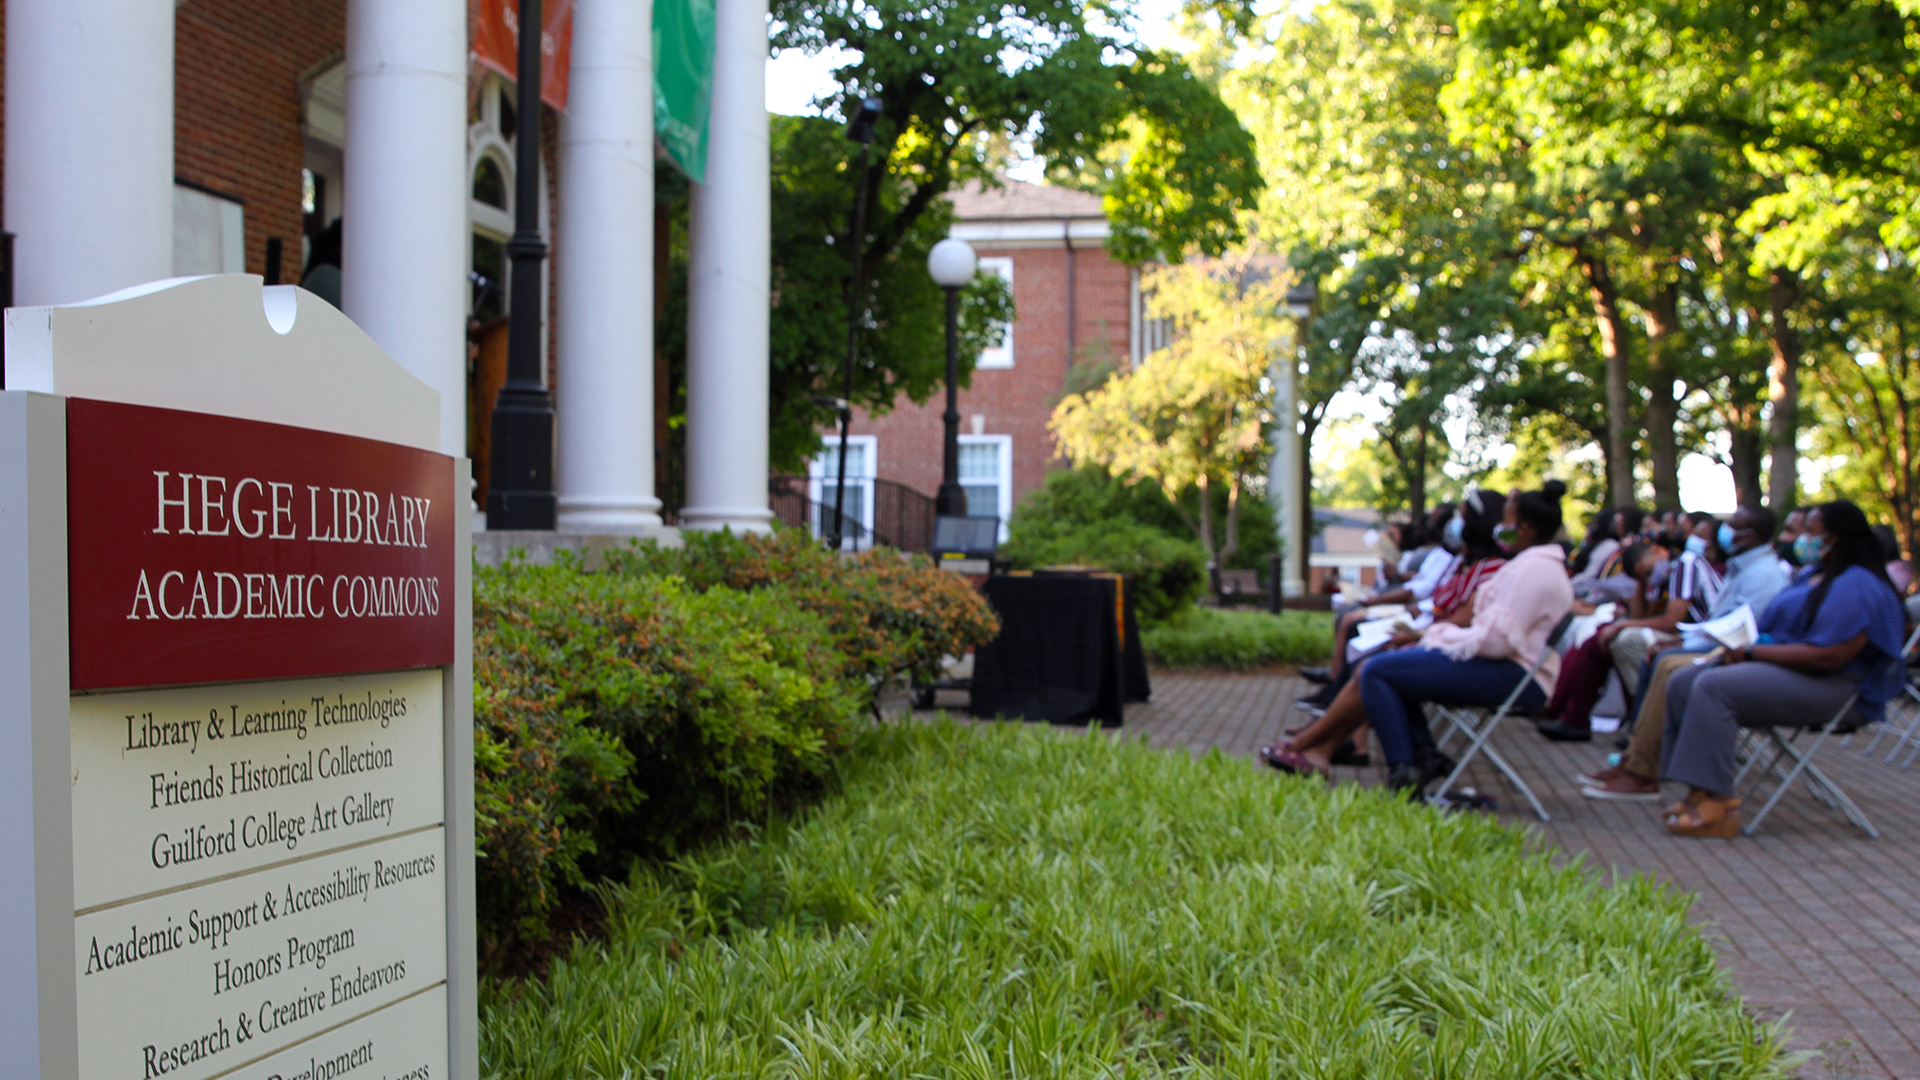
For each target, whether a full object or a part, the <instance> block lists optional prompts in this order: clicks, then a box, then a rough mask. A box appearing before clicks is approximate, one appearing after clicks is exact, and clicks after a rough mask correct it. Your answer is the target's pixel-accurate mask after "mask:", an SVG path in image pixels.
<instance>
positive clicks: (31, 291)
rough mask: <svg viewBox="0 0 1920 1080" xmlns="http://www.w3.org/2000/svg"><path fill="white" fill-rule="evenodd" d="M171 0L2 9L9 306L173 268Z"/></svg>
mask: <svg viewBox="0 0 1920 1080" xmlns="http://www.w3.org/2000/svg"><path fill="white" fill-rule="evenodd" d="M174 6H175V5H174V0H12V2H11V3H8V4H7V75H6V83H7V159H6V161H7V165H6V204H7V229H8V231H10V232H12V233H13V234H14V235H15V237H16V238H17V239H15V240H14V273H15V282H16V284H15V286H14V303H16V304H19V305H22V306H32V305H38V304H70V303H73V302H75V301H79V300H87V299H91V298H93V297H95V296H100V295H102V294H104V293H110V292H113V291H115V290H117V289H124V288H126V287H127V286H129V285H138V284H140V283H142V282H147V281H155V280H159V279H161V278H166V277H171V276H172V274H173V13H174Z"/></svg>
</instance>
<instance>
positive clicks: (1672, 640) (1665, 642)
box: [1539, 514, 1722, 742]
mask: <svg viewBox="0 0 1920 1080" xmlns="http://www.w3.org/2000/svg"><path fill="white" fill-rule="evenodd" d="M1681 521H1682V522H1683V526H1684V527H1686V528H1689V529H1690V530H1691V532H1690V533H1688V534H1687V535H1686V536H1685V537H1684V539H1683V540H1682V541H1681V542H1682V544H1683V545H1684V548H1683V549H1682V550H1681V552H1680V554H1679V555H1678V556H1677V557H1675V558H1673V559H1672V560H1671V561H1670V562H1669V564H1668V568H1667V572H1666V574H1665V577H1664V580H1662V576H1661V574H1660V572H1659V569H1658V567H1657V566H1656V567H1655V569H1654V570H1653V572H1652V573H1651V575H1650V576H1649V579H1648V588H1647V589H1646V590H1645V591H1644V592H1643V593H1641V595H1640V597H1639V602H1638V603H1637V604H1633V603H1630V604H1629V606H1628V618H1625V619H1621V620H1619V621H1617V622H1613V623H1609V624H1607V625H1606V626H1603V627H1601V628H1600V632H1599V633H1597V634H1595V635H1594V636H1593V638H1592V641H1594V642H1598V644H1597V646H1595V647H1596V648H1598V649H1600V650H1602V651H1604V653H1605V654H1606V656H1607V658H1608V659H1610V660H1611V661H1612V662H1613V666H1614V670H1616V671H1618V672H1619V673H1620V683H1621V685H1622V686H1626V687H1637V686H1639V685H1640V666H1641V665H1642V664H1644V663H1646V662H1647V658H1648V657H1650V656H1654V655H1656V654H1658V653H1659V652H1660V651H1661V650H1663V649H1667V648H1671V647H1672V646H1675V645H1678V644H1679V643H1680V631H1679V627H1680V624H1681V623H1683V622H1700V621H1702V620H1704V619H1705V618H1706V617H1707V613H1708V612H1710V611H1711V610H1713V601H1714V598H1715V597H1717V596H1718V595H1719V594H1720V584H1721V577H1720V571H1718V570H1716V569H1714V562H1715V560H1716V559H1720V558H1722V556H1721V552H1720V547H1719V539H1718V529H1719V524H1720V523H1719V521H1718V520H1717V519H1716V518H1715V517H1714V516H1713V515H1712V514H1698V515H1695V517H1694V518H1693V519H1688V518H1682V519H1681ZM1605 681H1606V676H1605V674H1602V675H1601V676H1600V682H1601V683H1602V684H1604V683H1605ZM1591 710H1592V706H1591V705H1588V706H1587V708H1586V709H1585V710H1582V711H1579V712H1577V713H1573V712H1570V713H1569V714H1568V715H1566V716H1565V717H1563V718H1561V719H1559V720H1548V721H1544V722H1542V723H1541V724H1540V725H1539V731H1540V734H1542V735H1545V736H1546V737H1547V738H1549V739H1553V740H1555V741H1557V742H1586V741H1588V740H1590V739H1592V738H1593V727H1592V717H1591Z"/></svg>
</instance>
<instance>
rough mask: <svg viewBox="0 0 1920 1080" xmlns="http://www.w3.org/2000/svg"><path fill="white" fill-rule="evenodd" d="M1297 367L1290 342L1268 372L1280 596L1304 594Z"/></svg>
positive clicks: (1270, 487)
mask: <svg viewBox="0 0 1920 1080" xmlns="http://www.w3.org/2000/svg"><path fill="white" fill-rule="evenodd" d="M1299 364H1300V361H1299V359H1298V358H1297V357H1296V356H1295V355H1294V349H1293V346H1292V343H1291V340H1289V342H1288V345H1287V348H1286V349H1285V350H1284V352H1283V353H1282V355H1281V357H1280V359H1279V360H1277V361H1275V362H1274V365H1273V367H1272V368H1271V369H1270V370H1269V371H1268V378H1269V379H1270V380H1271V381H1272V382H1273V458H1272V460H1271V461H1269V462H1268V463H1267V498H1268V502H1269V503H1270V505H1271V506H1272V507H1273V513H1274V517H1275V521H1276V524H1278V526H1279V532H1280V551H1281V565H1282V566H1284V567H1285V568H1286V576H1285V577H1284V578H1282V579H1281V581H1280V595H1282V596H1299V595H1300V594H1301V593H1303V592H1305V591H1306V572H1307V549H1306V543H1307V541H1306V538H1305V537H1304V536H1302V535H1301V534H1300V507H1301V502H1300V497H1301V491H1300V410H1299V406H1298V404H1297V402H1298V395H1297V393H1296V390H1295V386H1296V384H1297V383H1298V381H1299ZM1269 587H1271V583H1269Z"/></svg>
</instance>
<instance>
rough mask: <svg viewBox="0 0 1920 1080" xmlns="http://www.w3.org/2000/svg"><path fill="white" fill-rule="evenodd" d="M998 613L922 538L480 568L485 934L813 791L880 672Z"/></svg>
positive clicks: (517, 938) (522, 922) (700, 542)
mask: <svg viewBox="0 0 1920 1080" xmlns="http://www.w3.org/2000/svg"><path fill="white" fill-rule="evenodd" d="M995 632H997V625H996V623H995V621H994V618H993V613H992V611H991V609H990V608H988V607H987V604H986V602H985V601H984V600H983V599H982V598H981V597H980V595H979V593H978V592H976V591H975V590H974V589H973V588H971V587H970V586H969V585H968V584H967V581H966V579H964V578H962V577H960V576H959V575H956V574H949V573H944V572H942V571H939V570H936V569H934V568H933V566H932V564H931V563H930V562H928V561H927V560H926V559H924V558H919V559H905V558H903V557H902V556H900V555H899V554H898V553H897V552H885V551H876V552H869V553H866V554H864V555H862V556H860V557H859V558H856V559H841V558H838V557H836V556H834V555H832V554H830V553H827V552H825V551H823V550H822V549H821V548H820V546H819V545H817V544H814V543H811V542H808V541H807V540H806V539H805V537H804V536H796V535H795V534H791V533H785V534H779V535H775V536H767V537H745V538H738V537H733V536H731V535H730V534H721V535H717V536H716V535H713V534H690V535H689V536H688V545H687V548H686V549H685V550H684V551H662V550H659V549H657V548H652V547H643V548H637V549H635V550H633V551H631V552H627V553H623V554H620V555H616V556H614V557H613V558H612V559H611V569H610V570H609V571H608V572H603V573H587V572H585V571H584V570H583V569H582V568H581V566H580V564H579V563H578V562H576V561H572V560H562V561H561V562H559V563H557V564H555V565H552V566H539V567H535V566H528V565H525V564H513V565H509V566H506V567H502V568H497V569H476V571H475V575H474V758H475V792H474V801H475V817H476V825H477V831H478V840H479V854H480V856H481V859H480V863H479V872H478V873H479V882H478V884H479V908H480V917H481V933H482V937H483V941H484V942H486V943H487V944H488V946H489V949H490V951H491V952H493V953H497V952H499V951H500V950H507V949H511V948H513V947H515V946H517V945H520V944H524V943H527V942H529V941H538V940H540V939H542V938H544V937H545V935H546V932H547V920H548V918H549V916H550V915H551V914H552V912H553V911H554V909H555V907H556V905H558V904H559V903H560V902H561V901H562V899H563V898H564V897H565V896H567V895H568V894H569V893H577V892H578V891H579V890H581V889H583V888H585V887H587V886H589V885H590V884H592V882H593V880H594V879H595V878H596V877H598V876H601V875H605V874H608V873H617V874H624V873H625V872H626V867H627V864H628V863H629V862H630V861H631V860H632V859H633V858H635V857H636V856H645V857H658V856H662V855H670V854H672V853H673V852H675V851H676V850H678V849H679V848H681V847H682V846H683V845H684V844H685V843H686V842H687V841H688V840H690V839H693V838H697V837H701V836H703V835H706V834H709V833H711V832H712V831H713V830H715V829H716V828H721V827H725V826H728V825H730V824H732V823H734V822H736V821H739V820H741V819H743V818H755V817H761V816H764V815H765V813H766V812H767V808H768V807H769V805H771V803H772V801H773V800H775V799H776V798H784V797H789V796H792V795H796V794H801V793H806V792H809V791H814V790H817V789H818V788H819V787H820V785H821V782H822V781H823V779H824V778H825V777H826V776H827V775H828V774H829V773H830V771H831V770H832V768H833V767H834V764H833V759H834V756H835V755H836V754H837V753H838V752H840V751H841V750H842V749H843V748H844V747H845V745H846V742H847V739H848V737H849V734H850V733H851V732H852V731H853V730H854V728H855V720H856V717H857V715H858V713H859V711H860V709H861V708H862V707H863V706H871V705H872V703H873V701H874V699H875V694H876V693H877V690H878V688H879V686H880V685H882V684H883V683H884V682H885V681H886V680H888V679H891V678H893V677H895V676H899V675H903V674H910V673H911V674H931V673H932V671H933V669H934V668H935V667H936V666H937V664H938V662H939V660H940V657H941V656H942V655H944V654H949V653H952V654H958V653H961V652H964V651H965V650H966V649H968V648H970V647H972V646H973V645H976V644H980V643H982V642H984V641H987V640H989V639H991V637H992V636H993V634H994V633H995Z"/></svg>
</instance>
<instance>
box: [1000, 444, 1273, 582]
mask: <svg viewBox="0 0 1920 1080" xmlns="http://www.w3.org/2000/svg"><path fill="white" fill-rule="evenodd" d="M1213 498H1214V507H1213V513H1214V522H1215V528H1216V529H1224V525H1225V522H1226V520H1227V502H1226V493H1225V491H1224V490H1216V491H1214V493H1213ZM1184 501H1185V508H1186V511H1187V513H1188V515H1189V516H1193V515H1196V514H1197V513H1198V512H1199V508H1200V504H1199V496H1198V494H1196V493H1195V492H1192V491H1189V492H1188V493H1187V495H1186V497H1185V500H1184ZM1122 524H1135V525H1144V526H1146V527H1147V528H1149V529H1153V530H1155V531H1157V532H1160V533H1163V534H1165V535H1166V536H1167V537H1168V538H1170V539H1173V540H1178V541H1181V542H1183V543H1189V544H1193V545H1194V547H1195V550H1199V542H1198V541H1197V540H1195V539H1194V535H1193V528H1192V527H1191V526H1189V525H1188V524H1187V523H1186V520H1185V519H1183V518H1182V517H1181V516H1180V511H1179V510H1178V509H1175V507H1174V505H1173V504H1172V503H1171V502H1168V501H1167V497H1166V496H1165V495H1164V494H1162V493H1161V491H1160V488H1159V487H1158V486H1156V485H1154V484H1152V483H1145V482H1142V483H1134V484H1129V483H1127V482H1126V481H1124V480H1122V479H1120V478H1117V477H1114V476H1111V475H1109V474H1108V473H1107V471H1106V470H1105V469H1102V468H1099V467H1097V466H1082V467H1080V468H1075V469H1055V470H1053V471H1051V472H1049V473H1047V478H1046V481H1045V482H1044V483H1043V484H1041V486H1040V487H1038V488H1036V489H1034V490H1033V491H1031V492H1029V493H1028V494H1027V496H1026V497H1025V498H1023V499H1021V500H1020V505H1019V506H1016V507H1014V510H1013V517H1012V518H1011V519H1010V520H1009V521H1008V523H1007V532H1008V536H1007V542H1008V545H1009V546H1011V547H1013V548H1015V549H1019V548H1023V547H1033V548H1038V547H1044V546H1046V545H1049V544H1051V543H1053V542H1055V541H1058V540H1061V539H1063V538H1065V537H1067V536H1069V535H1071V534H1075V533H1080V532H1083V531H1087V530H1088V529H1091V530H1093V531H1099V530H1101V529H1109V528H1114V527H1116V526H1119V525H1122ZM1220 535H1221V536H1223V537H1224V535H1225V534H1224V532H1222V533H1220ZM1278 547H1279V539H1278V535H1277V534H1276V532H1275V531H1274V523H1273V510H1272V508H1271V507H1269V506H1268V504H1267V502H1266V500H1265V499H1264V498H1262V497H1260V496H1259V495H1256V494H1253V493H1251V492H1247V493H1243V494H1242V501H1241V505H1240V548H1239V550H1238V551H1236V552H1235V553H1234V554H1233V555H1232V557H1230V558H1228V559H1227V561H1226V565H1227V566H1229V567H1241V568H1246V569H1255V570H1259V571H1260V572H1262V573H1265V572H1266V569H1267V561H1268V559H1269V557H1270V556H1272V555H1273V553H1274V552H1275V551H1276V550H1278ZM1201 565H1202V566H1203V567H1204V566H1205V565H1206V560H1205V557H1204V556H1202V559H1201Z"/></svg>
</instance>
